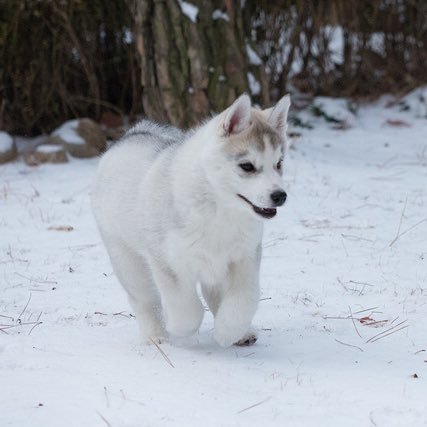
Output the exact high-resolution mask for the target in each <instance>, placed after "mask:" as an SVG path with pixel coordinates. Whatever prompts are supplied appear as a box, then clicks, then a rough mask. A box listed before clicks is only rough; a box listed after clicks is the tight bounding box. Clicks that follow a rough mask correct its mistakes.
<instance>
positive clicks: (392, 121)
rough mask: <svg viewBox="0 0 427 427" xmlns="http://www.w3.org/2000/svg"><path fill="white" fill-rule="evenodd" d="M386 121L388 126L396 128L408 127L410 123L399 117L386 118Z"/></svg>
mask: <svg viewBox="0 0 427 427" xmlns="http://www.w3.org/2000/svg"><path fill="white" fill-rule="evenodd" d="M386 123H387V124H388V125H389V126H393V127H396V128H410V127H411V125H410V124H409V123H408V122H405V120H400V119H387V121H386Z"/></svg>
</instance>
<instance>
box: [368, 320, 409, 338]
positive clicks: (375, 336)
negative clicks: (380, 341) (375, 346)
mask: <svg viewBox="0 0 427 427" xmlns="http://www.w3.org/2000/svg"><path fill="white" fill-rule="evenodd" d="M406 322H407V320H403V321H402V322H400V323H398V324H397V325H394V326H392V327H391V328H388V329H386V330H385V331H382V332H380V333H379V334H376V335H374V336H373V337H371V338H369V339H368V340H367V341H366V342H367V343H369V342H374V341H377V338H378V337H379V336H381V335H384V334H387V332H390V331H393V330H395V329H396V328H398V327H399V326H401V325H403V324H404V323H406ZM387 335H389V334H387Z"/></svg>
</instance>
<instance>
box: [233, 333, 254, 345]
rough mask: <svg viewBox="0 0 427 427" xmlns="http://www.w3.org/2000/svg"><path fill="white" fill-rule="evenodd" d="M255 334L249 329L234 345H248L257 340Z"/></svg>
mask: <svg viewBox="0 0 427 427" xmlns="http://www.w3.org/2000/svg"><path fill="white" fill-rule="evenodd" d="M257 339H258V337H257V335H256V333H255V332H253V331H251V332H248V333H247V334H245V335H244V336H243V337H242V338H240V339H239V340H238V341H236V342H235V343H234V345H238V346H239V347H248V346H250V345H253V344H255V343H256V342H257Z"/></svg>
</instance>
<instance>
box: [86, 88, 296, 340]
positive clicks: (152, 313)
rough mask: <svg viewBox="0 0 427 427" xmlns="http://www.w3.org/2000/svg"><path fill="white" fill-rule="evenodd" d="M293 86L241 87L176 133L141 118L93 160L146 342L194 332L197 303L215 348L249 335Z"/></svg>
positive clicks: (279, 199) (104, 217)
mask: <svg viewBox="0 0 427 427" xmlns="http://www.w3.org/2000/svg"><path fill="white" fill-rule="evenodd" d="M289 106H290V97H289V95H287V96H285V97H283V98H282V99H281V100H280V101H279V102H278V103H277V105H276V106H275V107H274V108H271V109H269V110H264V111H261V110H257V109H254V108H252V107H251V103H250V99H249V97H248V96H247V95H242V96H240V97H239V98H238V99H237V100H236V101H235V102H234V103H233V104H232V105H231V106H230V107H229V108H228V109H227V110H225V111H223V112H222V113H221V114H219V115H217V116H215V117H213V118H212V119H210V120H208V121H206V122H205V123H204V124H203V125H201V126H200V127H199V128H197V129H195V130H193V131H191V132H188V133H184V132H181V131H180V130H178V129H175V128H173V127H169V126H160V125H158V124H155V123H153V122H150V121H148V120H143V121H142V122H140V123H139V124H137V125H136V126H135V127H134V128H132V129H130V130H129V131H128V132H127V134H126V135H125V136H124V137H123V138H122V140H121V141H120V142H118V143H117V144H116V145H115V146H114V147H113V148H111V149H110V150H109V151H108V152H107V153H106V154H105V155H104V156H103V158H102V159H101V161H100V163H99V170H98V174H97V177H96V181H95V185H94V189H93V196H92V206H93V211H94V215H95V218H96V221H97V223H98V226H99V230H100V232H101V235H102V238H103V241H104V243H105V246H106V248H107V251H108V254H109V256H110V259H111V263H112V265H113V269H114V272H115V274H116V276H117V277H118V279H119V281H120V282H121V284H122V285H123V287H124V288H125V290H126V291H127V293H128V295H129V301H130V304H131V306H132V308H133V310H134V311H135V314H136V318H137V320H138V322H139V326H140V333H141V338H142V340H143V341H144V342H152V341H155V342H161V341H162V340H163V339H166V338H167V336H168V333H169V334H171V335H173V336H179V337H182V336H189V335H191V334H194V333H195V332H196V331H197V330H198V328H199V326H200V324H201V322H202V319H203V314H204V309H203V305H202V303H201V301H200V298H199V296H198V293H197V285H198V283H200V285H201V290H202V294H203V297H204V299H205V300H206V303H207V304H208V306H209V308H210V310H211V312H212V313H213V315H214V317H215V328H214V338H215V340H216V341H217V343H218V344H219V345H220V346H223V347H227V346H230V345H232V344H238V345H249V344H253V343H254V342H255V341H256V339H257V337H256V335H255V333H254V331H253V330H252V329H251V322H252V318H253V316H254V314H255V311H256V309H257V306H258V300H259V267H260V260H261V240H262V234H263V220H265V219H269V218H273V217H274V216H275V215H276V212H277V211H276V208H277V207H278V206H281V205H283V204H284V202H285V200H286V193H285V191H284V190H283V188H282V182H281V178H282V161H283V155H284V150H285V132H286V119H287V114H288V110H289Z"/></svg>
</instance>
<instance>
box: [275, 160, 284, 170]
mask: <svg viewBox="0 0 427 427" xmlns="http://www.w3.org/2000/svg"><path fill="white" fill-rule="evenodd" d="M282 161H283V160H282V159H280V160H279V161H278V162H277V165H276V168H277V170H281V169H282Z"/></svg>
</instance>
